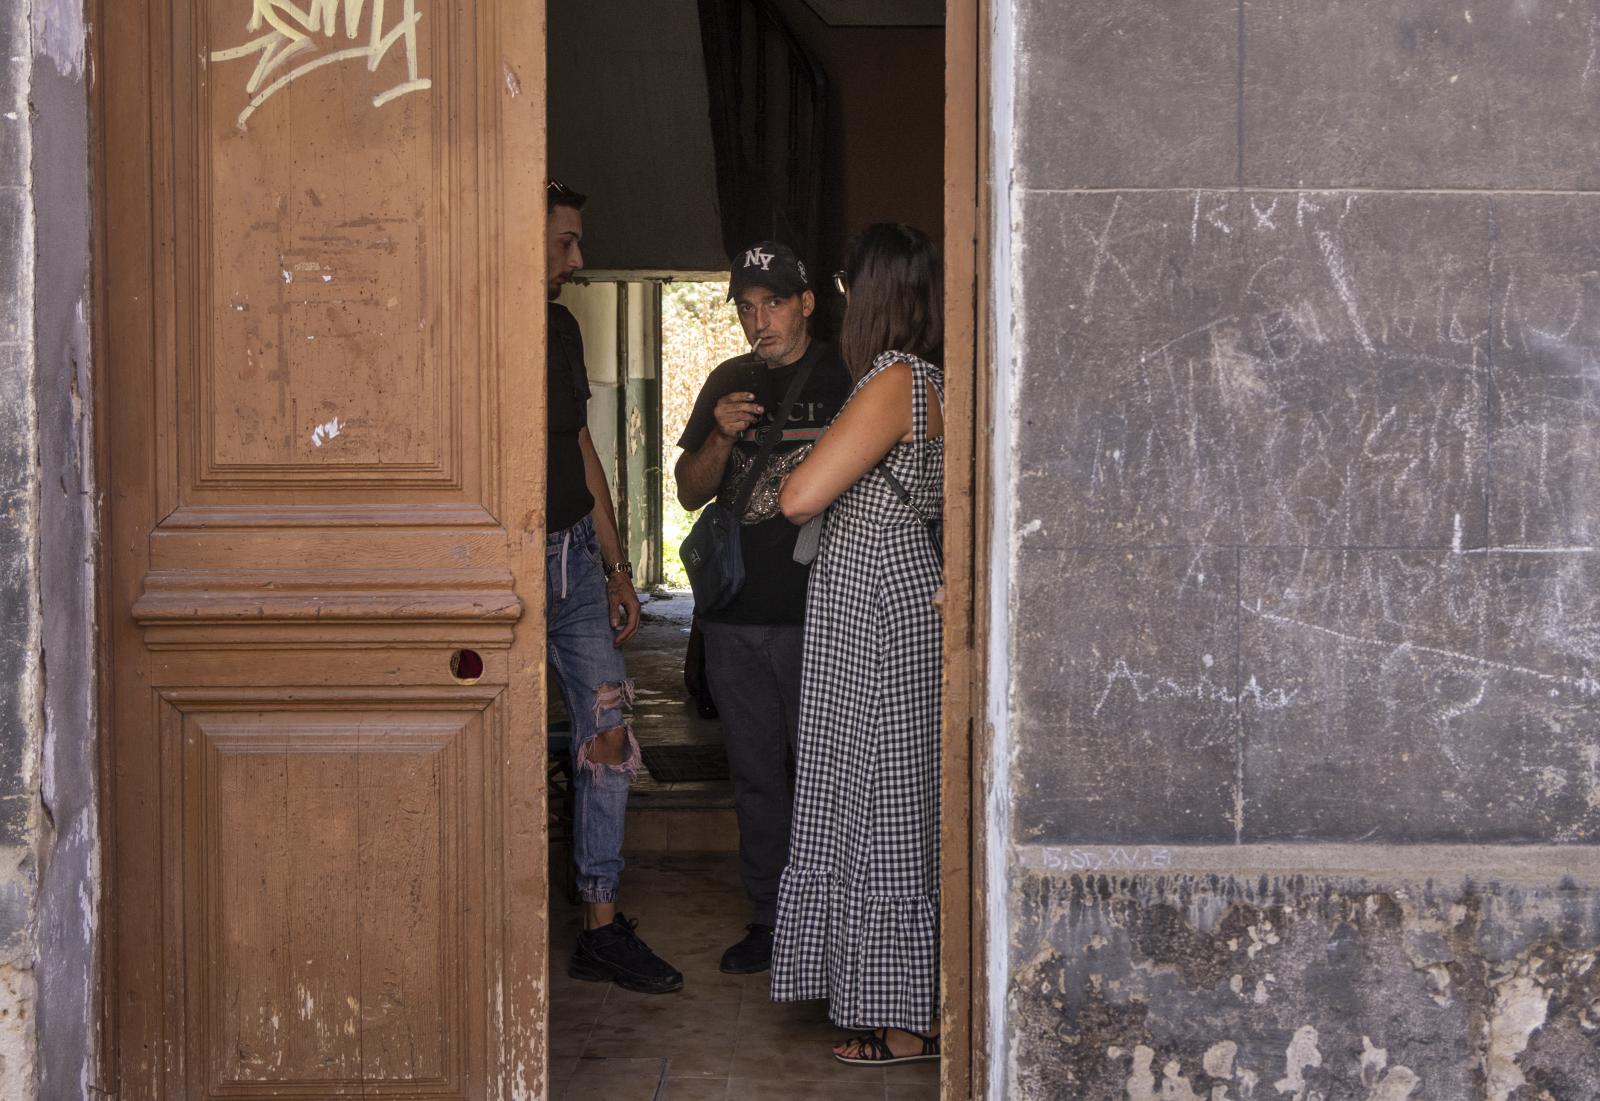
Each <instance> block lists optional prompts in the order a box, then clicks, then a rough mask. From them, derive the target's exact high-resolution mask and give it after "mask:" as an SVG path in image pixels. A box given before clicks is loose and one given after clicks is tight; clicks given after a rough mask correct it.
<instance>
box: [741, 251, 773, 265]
mask: <svg viewBox="0 0 1600 1101" xmlns="http://www.w3.org/2000/svg"><path fill="white" fill-rule="evenodd" d="M773 259H774V257H773V254H772V253H770V252H762V251H761V250H760V249H759V248H753V249H747V250H746V251H745V254H744V266H745V267H747V268H753V267H756V266H757V265H760V267H761V270H762V271H767V270H768V267H767V265H769V264H771V263H772V261H773Z"/></svg>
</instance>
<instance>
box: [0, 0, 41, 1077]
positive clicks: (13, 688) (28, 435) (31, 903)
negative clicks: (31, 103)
mask: <svg viewBox="0 0 1600 1101" xmlns="http://www.w3.org/2000/svg"><path fill="white" fill-rule="evenodd" d="M31 60H32V50H31V48H30V44H29V29H28V10H27V7H26V6H25V5H18V4H9V5H6V6H5V7H4V8H0V510H3V512H4V522H3V523H0V1097H7V1098H11V1097H15V1098H19V1099H21V1098H31V1097H33V1096H35V1085H36V1075H37V1062H36V1056H37V1043H36V1037H35V1033H34V1021H35V1017H36V1008H37V1004H38V999H37V975H36V972H35V970H34V963H35V960H36V958H37V944H36V939H35V935H34V912H35V905H36V897H37V896H36V887H37V862H36V859H35V842H36V840H37V825H38V815H37V805H38V799H37V795H36V793H37V790H38V788H37V785H38V769H37V766H36V762H37V758H38V749H39V745H40V736H41V732H42V728H43V722H42V718H43V698H42V697H43V692H42V688H43V685H42V683H41V669H40V662H39V646H40V628H41V622H40V608H39V557H38V551H39V545H38V535H39V469H38V464H37V447H38V437H37V422H36V417H35V411H34V386H33V378H34V345H33V340H34V334H33V242H34V234H33V197H32V189H31V187H30V183H29V114H28V88H29V78H30V73H31V68H32V66H31Z"/></svg>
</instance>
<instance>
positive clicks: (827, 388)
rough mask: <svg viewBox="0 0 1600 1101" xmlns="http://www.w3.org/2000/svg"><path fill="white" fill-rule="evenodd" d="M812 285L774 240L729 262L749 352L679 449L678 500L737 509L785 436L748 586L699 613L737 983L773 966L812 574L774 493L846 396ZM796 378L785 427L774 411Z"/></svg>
mask: <svg viewBox="0 0 1600 1101" xmlns="http://www.w3.org/2000/svg"><path fill="white" fill-rule="evenodd" d="M810 283H811V281H810V279H809V277H808V276H807V274H806V266H805V264H803V263H802V262H801V261H800V258H799V257H798V256H796V255H795V254H794V250H792V249H790V248H789V247H788V246H786V245H783V244H780V243H779V242H776V241H762V242H760V243H759V244H756V245H752V246H751V247H750V248H748V249H745V250H744V251H743V252H741V253H740V254H739V255H737V256H736V257H734V262H733V270H732V272H731V274H730V278H729V287H728V297H729V299H731V300H732V301H733V302H734V303H735V304H736V305H737V307H738V312H739V323H740V324H741V325H743V326H744V333H745V336H746V337H748V338H749V340H750V348H751V352H752V354H751V355H747V356H739V357H737V358H735V359H730V360H728V361H727V362H726V363H723V364H722V365H720V366H719V367H717V369H716V370H714V371H712V372H711V376H710V377H709V378H708V379H706V382H705V385H704V386H703V387H701V390H700V396H699V397H698V398H697V399H696V401H695V405H694V411H693V413H691V414H690V416H689V423H688V426H687V427H686V428H685V429H684V431H683V437H682V438H681V439H679V440H678V446H679V447H681V448H683V454H682V455H681V456H679V458H678V465H677V478H678V500H679V501H681V502H682V503H683V507H684V508H687V509H691V510H693V509H697V508H699V507H700V506H701V505H704V504H705V503H706V502H707V501H709V500H710V499H711V498H712V497H714V496H719V497H721V499H722V500H723V502H724V503H727V502H729V501H731V500H732V498H733V496H734V491H735V490H736V488H737V487H739V486H740V485H741V484H742V483H743V480H744V478H745V476H746V473H747V471H748V470H749V467H750V465H751V463H752V461H753V460H754V459H755V457H756V456H757V453H758V452H759V451H760V450H761V446H762V443H763V441H764V440H766V439H767V438H768V436H769V435H771V434H777V436H776V443H775V445H774V446H773V447H772V449H771V450H770V452H769V454H768V457H767V459H766V461H765V463H764V464H763V468H762V469H761V470H759V471H756V472H754V479H755V481H754V486H755V488H754V491H753V492H751V494H750V501H749V504H748V505H747V506H746V507H745V510H744V514H743V515H742V516H741V517H740V527H739V540H740V549H741V551H742V552H743V555H744V568H745V580H744V586H743V588H742V589H740V591H739V594H738V596H736V597H735V598H734V599H733V601H732V602H731V603H729V604H727V605H725V606H724V607H722V608H719V609H716V610H715V611H710V612H703V613H701V614H700V622H701V626H702V628H703V630H704V632H705V645H706V675H707V677H708V678H709V679H710V681H711V693H712V696H713V697H714V698H715V699H716V701H717V707H718V709H719V710H720V711H721V714H722V728H723V732H724V737H725V738H726V740H727V745H728V764H729V767H730V770H731V772H732V774H733V791H734V806H735V810H736V813H737V816H738V820H739V874H740V878H741V879H743V881H744V888H745V892H746V893H747V894H748V895H749V896H750V905H751V911H752V914H751V923H750V925H749V926H748V927H747V929H746V936H745V937H744V939H743V940H741V941H739V942H738V943H737V944H735V945H734V946H733V947H731V948H729V949H728V950H727V952H726V953H724V954H723V957H722V970H723V971H726V972H729V973H730V974H750V973H753V972H757V971H765V970H767V968H768V967H769V966H770V965H771V962H772V928H773V925H774V923H775V921H776V917H777V901H778V880H779V878H780V877H781V876H782V874H783V866H784V864H785V863H786V862H787V860H788V858H789V815H790V812H791V810H792V808H793V804H794V778H793V767H794V765H793V762H794V746H795V737H796V733H797V730H798V728H799V721H800V654H801V649H802V644H803V629H802V622H803V620H804V618H805V605H806V575H807V570H808V567H807V566H804V565H801V564H800V563H798V562H796V561H795V560H794V546H795V539H796V537H797V536H798V534H799V532H800V529H799V528H797V527H795V526H794V525H793V524H791V523H790V522H789V521H788V520H786V519H785V518H784V516H783V513H782V512H780V511H778V486H779V485H780V484H781V482H782V480H783V477H784V475H786V474H788V473H789V471H791V470H793V469H794V468H795V467H796V466H798V465H799V463H800V460H802V459H804V458H805V456H806V453H807V452H809V451H810V450H811V445H812V444H813V443H815V442H816V439H817V437H818V436H820V435H821V434H822V430H823V429H824V428H826V427H827V426H828V422H829V421H831V420H832V419H833V417H834V415H835V414H836V413H838V412H839V409H840V407H841V406H842V405H843V404H844V402H845V399H846V398H848V397H849V395H850V375H849V372H848V371H846V370H845V366H844V361H843V360H841V359H840V358H839V353H838V352H837V351H836V350H835V349H834V347H833V346H832V345H831V344H828V343H826V342H824V341H819V340H813V339H811V332H810V327H809V320H810V317H811V314H812V312H813V311H814V310H815V309H816V303H817V300H816V295H815V294H814V293H813V292H812V290H811V286H810ZM801 375H804V381H803V383H802V384H801V386H800V389H799V390H798V391H796V394H795V398H794V400H793V402H792V403H791V404H790V408H789V415H788V417H787V418H786V421H785V423H784V424H781V425H779V424H777V423H775V422H776V418H777V414H778V412H779V411H780V409H781V407H782V405H783V403H784V399H785V397H786V396H788V394H789V391H790V389H791V386H792V384H793V383H794V381H795V379H796V378H797V377H798V376H801Z"/></svg>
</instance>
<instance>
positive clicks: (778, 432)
mask: <svg viewBox="0 0 1600 1101" xmlns="http://www.w3.org/2000/svg"><path fill="white" fill-rule="evenodd" d="M810 377H811V364H809V363H807V364H806V365H805V366H803V367H801V368H800V370H799V371H798V372H797V373H796V374H795V376H794V381H792V382H790V383H789V389H788V391H787V392H786V393H785V394H784V395H783V404H782V405H780V406H778V415H777V417H775V418H774V419H773V422H772V423H771V424H769V425H767V426H766V427H765V428H763V429H762V430H761V434H762V435H764V436H765V437H766V439H764V440H762V441H761V447H760V449H759V450H758V451H757V452H756V453H755V457H754V458H753V459H751V460H750V466H749V467H748V468H746V470H745V472H744V477H743V478H742V479H741V480H740V482H739V487H738V489H737V490H736V491H735V492H734V495H733V500H731V501H729V502H728V508H729V510H730V511H731V512H732V513H733V516H734V519H736V520H738V519H742V518H743V517H744V510H745V506H746V505H748V504H749V503H750V495H751V494H752V493H754V492H755V489H756V477H757V475H759V474H760V473H761V468H762V467H764V466H766V463H767V459H768V457H769V456H771V454H772V449H773V448H775V447H777V446H778V441H779V440H781V439H783V426H784V425H786V424H788V423H789V411H790V410H791V409H793V408H794V403H795V402H796V401H798V400H799V398H800V391H801V390H802V389H803V388H804V387H805V384H806V379H808V378H810Z"/></svg>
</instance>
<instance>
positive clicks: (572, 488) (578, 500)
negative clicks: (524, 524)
mask: <svg viewBox="0 0 1600 1101" xmlns="http://www.w3.org/2000/svg"><path fill="white" fill-rule="evenodd" d="M549 325H550V331H549V338H550V343H549V355H548V356H547V357H546V361H547V363H548V367H549V376H548V387H549V388H548V390H547V392H546V394H547V401H548V407H549V421H548V424H549V429H550V434H549V437H548V447H547V453H546V456H545V460H546V461H545V476H546V478H547V479H548V480H547V481H546V482H545V485H546V487H547V488H546V498H545V524H544V527H545V530H546V531H561V530H563V529H564V528H570V527H571V526H572V525H573V524H576V523H577V522H578V521H579V520H582V519H583V518H584V517H585V516H587V515H589V513H591V512H593V511H594V495H593V494H591V493H590V492H589V483H588V482H587V481H586V480H585V478H584V471H583V451H582V449H581V448H580V447H579V446H578V433H579V432H580V431H581V430H582V429H583V428H585V427H587V426H588V423H589V371H588V368H586V367H585V366H584V363H583V332H582V331H581V330H580V329H579V328H578V319H577V318H575V317H573V316H572V311H571V310H569V309H567V308H566V307H565V306H562V305H558V304H557V303H555V302H552V303H550V312H549Z"/></svg>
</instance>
